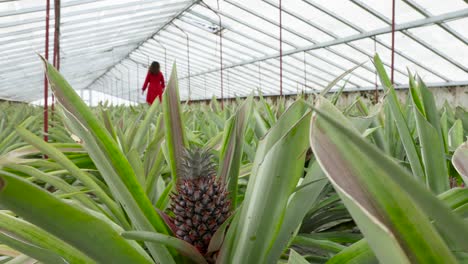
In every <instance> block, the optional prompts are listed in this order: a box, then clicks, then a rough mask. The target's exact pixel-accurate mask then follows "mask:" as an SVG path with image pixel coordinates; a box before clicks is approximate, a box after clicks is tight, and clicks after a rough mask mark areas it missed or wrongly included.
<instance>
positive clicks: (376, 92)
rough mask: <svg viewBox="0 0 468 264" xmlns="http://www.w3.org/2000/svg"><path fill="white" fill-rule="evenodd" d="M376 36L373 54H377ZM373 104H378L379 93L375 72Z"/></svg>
mask: <svg viewBox="0 0 468 264" xmlns="http://www.w3.org/2000/svg"><path fill="white" fill-rule="evenodd" d="M375 38H376V36H374V54H376V53H377V40H376V39H375ZM374 97H375V98H374V100H375V102H374V103H375V104H377V103H378V102H379V91H378V88H377V70H375V96H374Z"/></svg>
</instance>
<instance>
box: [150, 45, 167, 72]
mask: <svg viewBox="0 0 468 264" xmlns="http://www.w3.org/2000/svg"><path fill="white" fill-rule="evenodd" d="M153 40H154V41H155V42H156V43H158V45H159V46H161V48H163V50H164V76H165V77H166V78H169V77H168V76H167V50H166V47H164V45H163V44H162V43H161V42H159V41H158V40H156V39H155V38H154V37H153Z"/></svg>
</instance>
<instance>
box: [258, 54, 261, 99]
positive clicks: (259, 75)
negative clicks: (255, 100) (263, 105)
mask: <svg viewBox="0 0 468 264" xmlns="http://www.w3.org/2000/svg"><path fill="white" fill-rule="evenodd" d="M261 63H262V62H261V61H259V62H258V85H259V93H260V94H261V93H262V65H261ZM260 94H259V95H260Z"/></svg>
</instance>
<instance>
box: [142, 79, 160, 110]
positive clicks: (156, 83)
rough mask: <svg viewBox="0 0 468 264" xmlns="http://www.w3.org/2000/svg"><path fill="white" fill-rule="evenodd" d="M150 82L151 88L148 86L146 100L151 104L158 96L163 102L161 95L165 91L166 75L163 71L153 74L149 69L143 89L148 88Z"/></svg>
mask: <svg viewBox="0 0 468 264" xmlns="http://www.w3.org/2000/svg"><path fill="white" fill-rule="evenodd" d="M148 83H149V88H148V94H147V95H146V102H147V103H148V104H149V105H151V104H153V102H154V99H156V97H158V98H159V101H160V102H161V97H162V94H163V92H164V88H165V87H166V85H165V84H164V76H163V75H162V73H161V72H159V73H157V74H152V73H151V72H150V71H148V74H147V75H146V79H145V83H144V84H143V88H142V89H143V91H145V90H146V88H147V87H148Z"/></svg>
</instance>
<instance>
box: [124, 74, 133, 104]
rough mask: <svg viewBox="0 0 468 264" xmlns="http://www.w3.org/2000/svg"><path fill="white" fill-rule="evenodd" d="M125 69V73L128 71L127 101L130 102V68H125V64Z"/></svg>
mask: <svg viewBox="0 0 468 264" xmlns="http://www.w3.org/2000/svg"><path fill="white" fill-rule="evenodd" d="M124 67H125V69H127V73H128V76H127V78H128V79H127V86H128V102H131V101H132V98H131V97H130V94H131V92H132V91H131V88H130V69H129V68H127V66H124Z"/></svg>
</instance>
